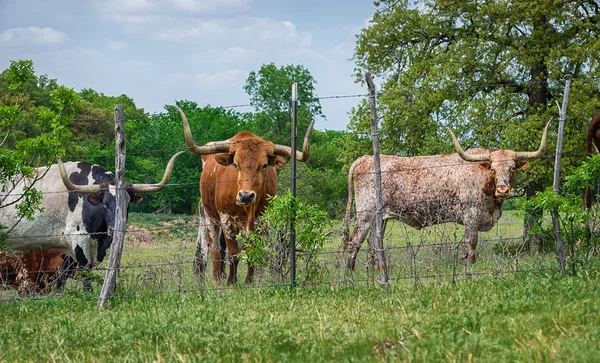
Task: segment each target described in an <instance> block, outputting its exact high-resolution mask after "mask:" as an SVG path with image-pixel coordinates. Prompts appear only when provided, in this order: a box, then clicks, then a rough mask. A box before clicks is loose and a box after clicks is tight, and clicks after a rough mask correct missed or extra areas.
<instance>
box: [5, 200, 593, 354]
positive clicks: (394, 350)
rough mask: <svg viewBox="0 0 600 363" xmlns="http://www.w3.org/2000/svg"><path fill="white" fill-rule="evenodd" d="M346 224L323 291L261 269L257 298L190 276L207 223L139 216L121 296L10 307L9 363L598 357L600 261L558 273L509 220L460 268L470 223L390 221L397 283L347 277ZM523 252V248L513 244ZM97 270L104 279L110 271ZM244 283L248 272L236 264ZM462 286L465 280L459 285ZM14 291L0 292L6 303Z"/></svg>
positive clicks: (323, 261)
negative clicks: (101, 304)
mask: <svg viewBox="0 0 600 363" xmlns="http://www.w3.org/2000/svg"><path fill="white" fill-rule="evenodd" d="M339 227H340V226H339V223H338V224H334V225H333V226H332V227H331V233H329V236H330V240H329V242H328V243H327V246H326V249H325V251H324V253H323V254H321V255H319V260H318V263H319V264H320V266H321V267H322V275H321V276H320V279H319V281H318V283H312V284H308V285H306V284H302V280H301V279H302V273H303V272H302V265H301V264H300V265H299V268H300V269H299V280H300V283H299V285H300V287H299V288H296V289H295V290H293V291H291V290H290V289H289V287H287V286H275V285H277V284H280V285H281V284H287V281H288V280H287V279H283V280H282V279H281V278H280V279H278V278H277V277H276V276H275V277H274V276H273V275H271V274H269V272H268V271H267V270H266V269H259V270H258V271H257V275H256V280H255V282H254V283H253V285H251V286H250V287H249V288H248V287H247V286H245V285H244V284H243V283H238V285H236V286H232V287H224V286H215V285H214V284H213V283H212V282H211V281H210V279H199V278H198V277H196V276H193V274H192V272H191V261H192V259H193V256H194V252H195V244H196V234H197V219H195V218H194V217H191V216H173V215H152V214H136V213H132V214H131V216H130V219H129V227H128V233H127V235H126V243H125V250H124V254H123V264H122V266H123V270H122V271H121V274H120V276H119V286H118V290H117V296H115V298H114V299H113V300H111V301H110V302H109V303H108V306H107V307H106V308H105V309H104V310H102V311H99V310H98V309H97V307H96V301H97V296H98V293H99V290H100V283H101V279H100V280H99V281H96V282H95V285H94V290H93V291H92V292H91V293H84V292H82V291H81V290H79V289H77V284H78V281H77V280H70V284H71V286H70V289H68V290H67V292H66V293H65V294H63V295H52V296H47V297H42V298H40V299H24V300H15V301H10V302H0V362H4V361H19V362H21V361H49V360H52V361H54V360H58V361H66V360H83V361H127V360H130V361H131V360H133V361H140V360H141V361H175V360H177V361H198V360H209V361H302V362H303V361H308V360H313V361H390V360H392V361H396V360H402V361H423V362H431V361H472V360H475V361H502V362H504V361H577V362H585V361H597V357H598V356H600V347H599V346H598V344H597V342H598V339H600V324H599V323H598V322H599V321H600V316H599V313H600V303H599V302H600V284H599V278H600V262H597V260H593V261H595V262H591V263H589V264H588V266H586V268H585V269H584V268H578V270H577V271H578V275H577V276H564V275H560V274H559V273H558V272H557V271H556V270H557V268H556V267H557V265H556V262H555V260H554V257H553V254H552V253H546V254H544V253H542V254H531V253H529V250H528V249H527V248H526V246H524V245H522V244H521V242H520V236H521V233H522V219H521V218H520V217H519V216H518V215H517V214H516V213H514V212H505V213H504V215H503V217H502V219H501V220H500V221H499V224H498V227H497V228H494V229H493V230H491V231H489V232H486V233H480V244H479V246H478V251H479V253H480V257H479V259H478V262H477V263H476V264H475V265H468V264H466V263H464V262H460V261H457V259H456V257H457V253H458V252H459V248H458V246H459V245H458V242H459V241H460V238H461V237H462V227H460V226H456V225H453V224H445V225H440V226H436V227H434V228H427V229H424V230H421V231H416V230H414V229H411V228H406V227H405V226H404V225H402V224H400V223H389V224H388V228H387V231H386V235H385V240H384V243H385V245H386V247H388V248H389V249H388V251H387V252H386V253H387V259H388V266H389V270H390V276H391V278H392V283H391V284H390V285H388V286H387V288H383V287H381V286H380V285H379V284H378V283H377V282H375V278H376V277H377V275H376V273H375V271H374V270H373V268H372V267H371V266H370V265H369V263H368V255H367V253H365V250H366V246H365V248H363V253H362V254H360V255H359V260H358V263H357V269H356V271H354V272H353V273H349V272H348V271H346V270H345V268H344V265H345V260H344V257H343V256H340V255H339V253H338V247H339V245H340V239H339V234H338V233H337V231H338V230H339ZM515 246H516V247H515ZM103 266H105V265H103V264H102V265H100V266H99V267H100V270H99V271H97V272H95V273H96V275H97V276H98V277H101V276H102V270H101V269H102V267H103ZM240 266H241V267H240V271H239V273H238V276H239V277H240V279H241V280H243V277H244V276H245V271H244V270H245V264H244V263H241V264H240ZM452 280H455V281H456V284H452V283H451V281H452ZM11 296H12V297H13V298H14V297H15V294H14V292H11V291H0V300H8V299H6V298H7V297H8V298H9V299H10V298H11Z"/></svg>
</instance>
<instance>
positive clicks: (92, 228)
mask: <svg viewBox="0 0 600 363" xmlns="http://www.w3.org/2000/svg"><path fill="white" fill-rule="evenodd" d="M181 153H182V152H180V153H177V154H175V155H174V156H173V157H172V158H171V160H169V163H168V165H167V168H166V170H165V173H164V176H163V178H162V180H161V181H160V183H158V184H131V183H127V184H126V188H127V193H128V194H129V198H130V201H131V203H142V202H143V201H144V200H145V197H144V195H143V194H140V193H151V192H158V191H160V190H162V189H163V188H164V187H165V184H166V183H168V182H169V178H170V176H171V171H172V170H173V164H174V163H175V158H176V157H177V156H179V155H180V154H181ZM31 185H33V187H34V188H35V189H37V190H38V191H39V192H41V193H42V196H43V198H42V201H41V207H42V208H43V211H41V212H37V213H36V214H35V215H34V220H32V221H28V220H25V219H23V220H20V221H19V219H18V218H17V211H16V209H15V205H16V202H18V200H19V199H20V198H21V195H22V193H23V190H24V188H28V187H30V186H31ZM5 187H6V188H7V189H6V190H9V188H11V187H12V186H10V185H7V186H5ZM65 187H66V189H67V190H68V193H66V192H65ZM115 201H116V200H115V183H114V175H113V173H112V172H110V171H107V170H105V169H104V168H103V167H101V166H98V165H95V164H90V163H87V162H69V163H64V164H63V163H62V161H59V163H58V164H53V165H51V166H50V167H49V168H46V167H43V168H38V169H37V172H36V176H35V178H32V179H30V178H21V180H20V181H18V183H16V186H15V187H14V188H12V190H11V191H10V193H9V194H4V195H0V204H2V205H3V206H4V207H3V208H0V224H3V225H6V226H13V225H14V228H13V229H12V231H11V232H10V235H9V238H8V240H7V241H6V244H7V246H8V247H9V248H10V249H11V250H12V251H13V252H14V253H15V254H19V255H21V254H23V253H26V252H27V251H30V250H39V249H50V248H56V249H59V250H61V251H63V252H65V253H67V254H68V255H70V256H74V258H75V260H76V261H77V263H78V265H79V266H80V267H82V268H83V269H89V268H90V267H92V266H94V265H96V264H97V263H98V262H101V261H102V260H103V259H104V257H105V255H106V251H107V249H108V248H109V247H110V244H111V243H112V229H113V228H114V224H115V209H116V203H115ZM65 268H68V269H69V270H72V268H74V267H73V266H65ZM69 272H71V271H69Z"/></svg>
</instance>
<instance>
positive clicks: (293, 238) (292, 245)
mask: <svg viewBox="0 0 600 363" xmlns="http://www.w3.org/2000/svg"><path fill="white" fill-rule="evenodd" d="M297 117H298V84H297V83H296V82H294V83H292V135H291V136H292V153H291V154H292V158H291V160H290V164H291V165H290V166H291V168H292V170H291V173H290V174H291V177H290V178H291V180H290V189H291V192H292V197H294V210H293V211H292V221H291V223H290V260H291V261H290V263H291V266H290V267H291V273H290V275H291V282H290V283H291V286H292V288H293V287H295V286H296V209H295V207H296V136H297V135H296V121H297V120H296V119H297Z"/></svg>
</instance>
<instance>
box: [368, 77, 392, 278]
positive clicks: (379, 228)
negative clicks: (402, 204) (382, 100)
mask: <svg viewBox="0 0 600 363" xmlns="http://www.w3.org/2000/svg"><path fill="white" fill-rule="evenodd" d="M365 79H366V81H367V86H368V87H369V105H370V106H371V139H372V140H373V163H374V164H375V198H376V199H377V201H376V209H377V210H376V213H377V214H376V218H375V248H376V249H377V259H378V261H379V282H381V283H382V284H387V283H388V282H389V278H388V271H387V264H386V261H385V251H384V249H383V200H382V196H381V163H380V157H379V135H378V131H377V108H376V105H375V97H376V96H377V95H376V92H375V83H373V78H371V73H369V72H367V73H366V74H365Z"/></svg>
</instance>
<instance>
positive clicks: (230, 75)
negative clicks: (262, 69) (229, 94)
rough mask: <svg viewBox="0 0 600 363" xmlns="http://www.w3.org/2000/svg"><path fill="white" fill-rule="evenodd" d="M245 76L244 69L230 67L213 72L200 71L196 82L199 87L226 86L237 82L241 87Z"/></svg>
mask: <svg viewBox="0 0 600 363" xmlns="http://www.w3.org/2000/svg"><path fill="white" fill-rule="evenodd" d="M247 77H248V72H246V71H242V70H240V69H230V70H228V71H224V72H219V73H215V74H206V73H200V74H198V75H197V76H196V82H197V84H198V87H200V88H211V89H212V88H224V87H226V88H228V87H230V86H231V85H234V84H239V85H240V88H241V85H242V83H243V82H244V81H245V80H246V78H247Z"/></svg>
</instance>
